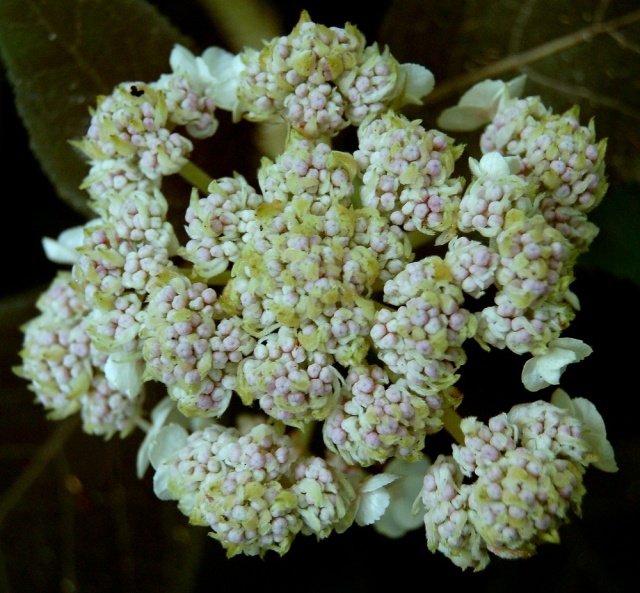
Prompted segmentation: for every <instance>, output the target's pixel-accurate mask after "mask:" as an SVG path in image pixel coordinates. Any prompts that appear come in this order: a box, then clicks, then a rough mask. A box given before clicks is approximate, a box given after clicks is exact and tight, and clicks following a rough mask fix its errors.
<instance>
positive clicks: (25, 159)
mask: <svg viewBox="0 0 640 593" xmlns="http://www.w3.org/2000/svg"><path fill="white" fill-rule="evenodd" d="M155 4H156V5H158V7H159V8H160V9H161V10H162V11H163V12H165V14H167V15H168V16H169V17H170V18H171V20H172V21H173V22H174V24H175V25H176V26H178V27H179V28H181V29H182V30H183V31H184V32H186V33H188V34H189V35H191V36H192V37H193V38H194V39H195V40H196V41H198V42H199V43H202V46H203V47H206V45H207V44H210V42H209V41H208V40H209V39H210V38H211V37H212V34H211V33H212V32H211V30H210V26H211V24H210V21H209V20H208V19H207V18H205V16H204V13H203V14H201V12H202V11H201V9H200V8H199V5H198V3H196V2H185V3H173V2H168V1H164V2H156V3H155ZM271 4H274V5H275V6H276V7H277V10H278V13H279V15H280V17H281V19H282V24H283V27H284V31H288V30H290V28H291V27H292V26H293V25H294V24H295V23H296V22H297V19H298V16H299V13H300V10H301V9H302V8H307V9H308V10H309V12H310V14H311V16H312V18H313V20H315V21H316V22H319V23H323V24H326V25H336V26H343V25H344V23H345V22H347V21H350V22H352V23H354V24H357V26H358V27H359V28H360V30H361V31H363V33H365V36H366V37H367V40H373V39H375V38H376V36H377V33H378V31H379V30H380V27H381V24H382V23H383V19H384V17H385V14H386V10H387V6H388V4H389V3H387V2H381V3H377V4H376V5H375V7H374V6H373V5H371V6H370V7H369V8H367V9H365V10H362V9H361V8H360V7H359V6H356V4H355V3H348V2H347V3H338V2H306V3H301V2H286V3H276V2H273V3H271ZM178 5H180V6H178ZM392 49H393V48H392ZM0 85H1V86H0V126H1V128H0V143H1V145H2V152H1V153H0V154H2V165H3V166H2V169H3V172H4V177H5V185H4V190H3V197H4V201H5V210H4V214H3V216H2V219H1V220H2V224H3V228H2V233H0V237H1V240H2V253H3V255H4V258H3V267H4V273H3V274H2V281H1V282H2V284H1V290H2V294H1V295H0V296H1V297H2V300H1V301H0V323H1V324H2V329H3V332H2V335H3V339H2V342H1V344H2V345H1V347H0V356H1V365H0V379H1V383H0V384H1V385H2V391H1V392H0V431H1V434H2V437H1V438H0V592H1V593H5V592H6V593H10V592H11V593H31V592H33V593H36V592H37V593H40V592H42V593H53V592H57V591H59V592H63V593H73V592H75V591H78V592H81V593H112V592H113V593H115V592H118V593H129V592H134V591H135V592H146V591H157V592H158V593H165V592H166V593H182V592H184V593H188V592H189V593H205V592H209V591H215V590H219V589H223V590H231V588H232V587H233V589H234V590H239V591H244V590H249V587H250V586H251V587H254V586H258V587H261V588H263V589H264V590H266V591H282V592H286V591H298V590H303V591H307V592H315V591H317V592H324V591H332V592H334V591H335V592H345V593H346V592H349V593H352V592H360V591H362V592H364V591H369V592H370V591H383V590H387V589H388V588H389V587H393V588H405V587H406V588H407V589H408V588H410V587H411V588H414V587H418V588H423V587H425V588H429V587H444V588H447V589H449V588H453V589H457V588H458V587H459V588H462V587H470V588H473V590H475V591H478V592H480V591H492V592H494V593H499V592H502V591H505V592H506V591H509V592H511V591H519V592H523V593H524V592H528V591H531V592H533V591H539V590H540V589H544V590H545V591H547V592H549V593H551V592H561V591H562V592H564V593H568V592H578V591H585V592H588V591H602V592H605V591H606V592H607V593H618V592H620V593H626V592H627V591H628V592H631V591H636V590H637V585H636V583H637V578H636V577H637V571H636V570H635V563H636V562H637V560H636V558H637V554H638V551H639V550H638V544H637V533H638V529H639V527H640V523H639V521H638V518H639V512H638V511H639V502H640V471H639V470H638V461H639V460H640V439H639V436H638V435H639V431H638V420H637V416H636V412H635V407H636V406H635V400H636V399H637V394H638V387H637V385H638V383H637V375H636V373H635V371H636V368H637V352H638V349H637V345H636V340H637V336H638V335H639V334H640V322H639V321H638V313H637V310H636V309H635V307H636V306H638V302H639V297H640V290H639V288H638V285H637V284H636V283H635V282H633V281H632V280H630V279H626V278H620V277H619V276H616V275H614V274H612V273H611V272H610V271H608V270H607V269H603V268H599V267H593V266H579V267H578V268H577V277H576V281H575V283H574V284H573V290H574V292H576V294H578V295H579V297H580V300H581V304H582V308H581V311H580V312H579V314H578V316H577V318H576V320H575V321H574V323H573V324H572V326H571V330H570V333H569V335H570V336H571V337H575V338H579V339H582V340H584V341H585V342H587V343H588V344H589V345H591V346H592V347H593V350H594V352H593V354H592V355H591V356H590V357H589V358H587V359H586V360H585V361H584V362H582V363H581V364H579V365H573V366H575V368H573V366H570V367H569V368H568V369H567V371H566V373H565V375H564V376H563V385H562V386H563V388H565V389H566V390H567V392H568V393H569V394H570V395H571V396H573V397H586V398H588V399H590V400H591V401H593V402H594V403H596V405H597V407H598V409H599V411H600V412H601V414H602V416H603V418H604V419H605V421H606V425H607V429H608V434H609V439H610V441H611V442H612V444H613V446H614V449H615V451H616V458H617V461H618V465H619V468H620V469H619V471H618V472H617V473H615V474H606V473H603V472H599V471H598V470H596V469H593V468H591V469H590V470H589V471H588V472H587V475H586V477H585V483H586V486H587V495H586V497H585V499H584V502H583V517H582V519H580V520H578V519H575V520H573V521H572V522H571V523H570V524H569V525H567V526H565V527H564V528H563V529H562V531H561V537H562V543H561V545H547V546H542V547H541V548H540V551H539V553H538V554H537V555H536V556H535V557H533V558H531V559H529V560H526V561H504V560H499V559H495V560H494V561H493V562H492V563H491V564H490V565H489V567H488V568H487V569H485V570H484V571H482V572H480V573H470V572H462V571H461V570H460V569H458V568H457V567H455V566H453V565H452V564H451V563H450V562H449V561H448V560H447V559H446V558H444V557H443V556H442V555H440V554H431V553H430V552H429V551H428V550H427V548H426V543H425V538H424V533H423V531H422V530H421V529H419V530H417V531H415V532H412V533H411V534H409V535H407V536H406V537H405V538H403V539H402V540H398V541H392V540H388V539H386V538H383V537H381V536H379V535H378V534H376V533H375V531H373V530H372V529H371V528H359V527H353V528H352V529H351V530H349V531H347V532H346V533H345V534H342V535H332V536H331V537H329V538H328V539H326V540H323V541H320V542H316V541H315V540H314V539H312V538H304V537H302V536H301V537H299V538H298V539H297V540H296V542H294V544H293V546H292V549H291V551H290V552H289V553H288V554H287V555H285V556H284V557H283V558H278V557H275V556H271V555H267V557H266V558H265V559H264V560H260V559H257V558H246V557H236V558H232V559H230V560H227V559H226V558H225V557H224V553H223V551H222V549H221V548H220V546H219V544H218V543H217V542H215V541H214V540H211V539H210V538H207V537H206V530H205V529H203V528H191V527H189V526H188V525H187V523H186V519H185V517H183V516H182V515H180V513H179V512H178V511H177V510H176V508H175V505H174V504H173V503H172V502H161V501H159V500H157V499H156V498H155V496H154V494H153V490H152V484H151V475H149V474H148V475H146V476H145V478H144V479H143V480H142V481H140V480H138V479H137V478H136V476H135V455H136V451H137V447H138V445H139V443H140V441H141V438H142V434H141V433H140V432H138V433H134V434H133V435H132V436H131V437H129V438H127V439H124V440H120V439H118V438H117V437H116V438H115V439H112V440H110V441H107V442H105V441H103V440H102V439H99V438H97V437H90V436H87V435H85V434H83V433H82V432H81V431H80V430H79V428H78V426H77V423H74V420H73V419H71V420H68V421H63V422H53V421H48V420H47V419H46V418H45V414H44V412H43V410H42V409H41V407H39V406H37V405H34V403H33V397H32V394H31V393H30V392H29V391H28V390H27V389H26V386H25V384H24V381H22V380H21V379H18V378H17V377H16V376H15V375H14V374H13V373H12V371H11V367H12V366H13V365H16V364H18V362H19V359H18V356H17V353H18V351H19V348H20V343H21V333H20V331H19V326H20V324H21V323H23V322H25V321H27V320H28V319H30V318H31V317H32V316H33V315H34V314H35V308H34V303H35V299H36V298H37V296H38V295H39V294H40V293H41V291H42V290H43V289H44V288H45V286H46V285H48V283H49V282H50V280H51V279H52V278H53V276H54V274H55V272H56V270H57V269H58V267H57V266H55V265H54V264H52V263H51V262H48V260H46V258H45V257H44V255H43V252H42V249H41V244H40V241H41V238H42V237H43V236H45V235H48V236H53V237H55V236H56V235H57V234H58V233H59V232H60V231H62V230H64V229H65V228H67V227H69V226H72V225H75V224H81V223H83V222H84V220H85V218H84V217H83V216H81V215H80V214H78V213H77V212H75V211H74V210H73V209H72V208H70V207H69V206H67V205H65V203H63V202H62V201H60V200H58V199H56V197H55V191H54V189H53V187H52V185H51V184H50V182H49V181H48V178H47V177H46V175H45V174H44V173H43V172H42V170H41V169H40V167H39V164H38V162H37V160H36V159H35V158H34V157H33V154H32V152H31V151H30V147H29V139H28V135H27V133H26V131H25V128H24V127H23V125H22V123H21V121H20V119H19V117H18V116H17V114H16V111H15V107H14V103H13V96H12V89H11V87H10V86H9V84H8V82H7V81H6V79H4V78H2V79H1V80H0ZM616 187H617V186H616ZM623 189H624V188H623ZM627 189H628V188H627ZM598 240H600V239H598ZM598 240H597V241H596V243H595V244H594V247H593V249H597V247H598ZM638 255H640V254H638ZM521 364H522V361H521V360H516V358H515V357H514V356H510V355H508V354H506V353H492V354H491V356H488V355H487V354H485V353H484V352H481V351H480V350H479V349H474V348H473V347H471V352H470V356H469V362H468V363H467V365H466V366H465V367H464V368H463V373H462V375H463V378H462V379H461V382H460V383H459V386H460V387H461V388H462V390H463V392H465V393H467V392H468V393H473V398H471V396H470V397H469V399H468V401H467V400H466V399H465V401H464V402H463V405H462V406H461V408H460V410H459V411H460V412H461V413H462V414H463V415H474V414H477V415H479V416H482V417H484V418H486V417H488V416H489V415H493V414H495V413H498V412H500V411H504V410H506V409H508V408H509V407H510V406H511V405H513V404H515V403H520V402H521V401H526V400H527V399H530V394H527V393H526V392H523V391H522V389H521V388H519V389H518V388H516V389H515V391H509V392H503V391H501V387H500V386H496V383H495V382H494V378H495V377H496V376H497V375H501V376H504V373H505V372H510V373H512V374H513V377H512V379H513V380H512V381H511V380H510V381H501V382H500V385H502V384H503V383H506V384H507V385H514V386H519V382H518V374H519V369H520V368H521ZM505 369H514V370H511V371H508V370H505ZM548 396H549V391H544V392H541V393H540V397H543V398H546V397H548ZM446 441H447V437H446V435H437V436H436V437H434V438H433V441H430V442H429V443H428V446H427V452H429V453H431V454H433V455H434V456H435V455H437V453H438V452H440V451H442V450H443V447H445V445H446ZM56 445H59V447H58V448H56ZM445 450H446V447H445Z"/></svg>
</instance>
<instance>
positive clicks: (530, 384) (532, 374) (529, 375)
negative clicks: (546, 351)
mask: <svg viewBox="0 0 640 593" xmlns="http://www.w3.org/2000/svg"><path fill="white" fill-rule="evenodd" d="M522 384H523V385H524V386H525V388H526V389H528V390H529V391H540V390H541V389H544V388H545V387H548V386H549V383H547V382H546V381H545V380H544V379H543V378H542V375H541V374H540V373H539V372H538V364H537V360H536V357H533V358H530V359H529V360H527V362H525V363H524V366H523V367H522Z"/></svg>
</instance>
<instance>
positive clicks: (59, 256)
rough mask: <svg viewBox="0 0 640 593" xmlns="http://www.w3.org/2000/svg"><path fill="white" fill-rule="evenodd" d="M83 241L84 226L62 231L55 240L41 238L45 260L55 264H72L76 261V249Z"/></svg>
mask: <svg viewBox="0 0 640 593" xmlns="http://www.w3.org/2000/svg"><path fill="white" fill-rule="evenodd" d="M83 240H84V226H75V227H71V228H69V229H66V230H64V231H62V232H61V233H60V234H59V235H58V238H57V239H52V238H51V237H43V239H42V247H43V249H44V253H45V255H46V256H47V258H48V259H49V260H50V261H52V262H54V263H57V264H74V263H75V262H76V261H78V257H79V253H78V251H77V248H78V247H80V246H81V245H82V242H83Z"/></svg>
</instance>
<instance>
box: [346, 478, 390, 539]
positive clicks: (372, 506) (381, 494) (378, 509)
mask: <svg viewBox="0 0 640 593" xmlns="http://www.w3.org/2000/svg"><path fill="white" fill-rule="evenodd" d="M397 479H398V476H396V475H394V474H388V473H382V474H376V475H375V476H371V477H370V478H368V479H367V480H366V481H365V482H364V483H363V484H362V486H361V487H360V490H359V492H358V499H357V510H356V514H355V521H356V523H357V524H358V525H360V526H361V527H362V526H364V525H371V524H373V523H375V522H376V521H378V520H379V519H380V517H382V515H383V514H384V512H385V511H386V510H387V507H388V506H389V503H390V502H391V494H389V491H388V490H387V489H386V488H385V486H388V485H389V484H391V483H392V482H394V481H395V480H397Z"/></svg>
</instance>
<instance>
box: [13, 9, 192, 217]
mask: <svg viewBox="0 0 640 593" xmlns="http://www.w3.org/2000/svg"><path fill="white" fill-rule="evenodd" d="M175 43H181V44H182V45H185V46H186V47H189V48H190V49H193V42H192V41H191V40H190V39H188V38H187V37H186V36H185V35H183V34H182V33H181V32H180V31H179V30H177V29H176V28H175V27H174V26H173V25H172V24H171V23H170V22H169V21H168V20H167V19H166V18H165V17H164V16H163V15H162V14H160V13H159V12H158V11H157V10H156V9H155V7H153V6H152V5H150V4H148V3H147V2H145V1H143V0H109V1H108V2H104V1H103V0H31V1H29V2H24V0H2V2H0V57H1V58H2V61H3V62H4V66H5V68H6V73H7V78H8V79H9V81H10V83H11V85H12V88H13V91H14V95H15V102H16V107H17V109H18V112H19V114H20V117H21V118H22V120H23V122H24V125H25V127H26V129H27V132H28V134H29V139H30V144H31V149H32V151H33V153H34V155H35V156H36V158H37V159H38V161H39V162H40V165H41V166H42V169H43V170H44V172H45V173H46V175H47V176H48V177H49V179H50V180H51V182H52V183H53V185H54V187H55V188H56V190H57V192H58V195H59V197H60V198H61V199H62V200H64V201H65V202H66V203H67V204H69V205H70V206H71V207H72V208H74V209H75V210H77V211H79V212H81V213H83V214H87V215H90V214H92V213H91V211H90V209H89V208H88V206H87V194H86V193H85V192H84V191H81V190H80V189H79V185H80V183H81V182H82V180H83V178H84V176H85V175H86V174H87V171H88V165H87V164H86V162H85V159H84V157H83V156H82V155H81V154H80V153H79V152H77V151H76V149H74V148H73V147H72V146H71V145H70V144H69V142H68V140H70V139H74V138H79V137H81V136H82V135H84V134H85V133H86V130H87V127H88V123H89V117H90V115H89V107H91V106H94V105H95V104H96V97H97V96H98V95H100V94H110V93H111V91H112V89H113V87H114V86H115V85H116V84H118V83H120V82H123V81H129V80H131V81H134V80H140V81H145V82H147V81H152V80H156V79H157V78H158V77H159V75H160V74H162V73H163V72H166V71H167V70H168V64H169V55H170V52H171V49H172V47H173V45H174V44H175Z"/></svg>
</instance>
